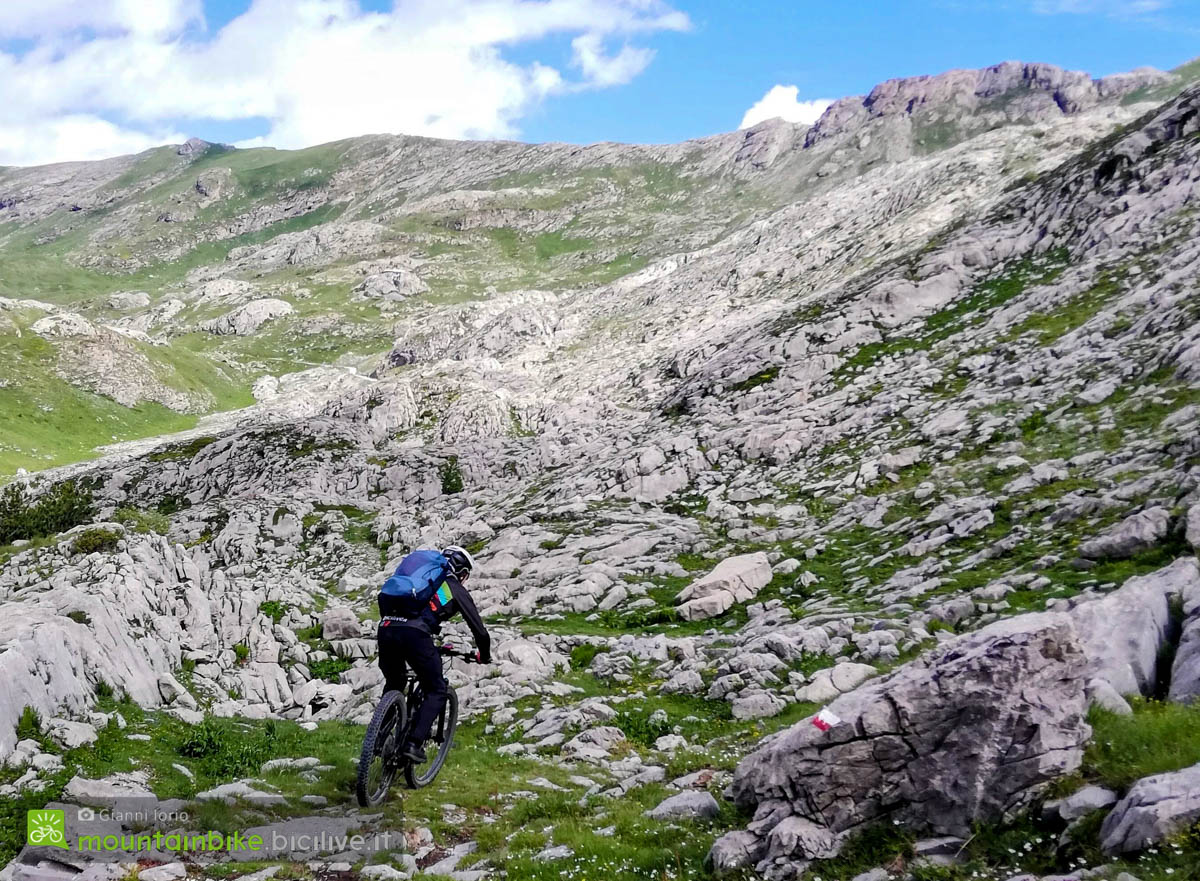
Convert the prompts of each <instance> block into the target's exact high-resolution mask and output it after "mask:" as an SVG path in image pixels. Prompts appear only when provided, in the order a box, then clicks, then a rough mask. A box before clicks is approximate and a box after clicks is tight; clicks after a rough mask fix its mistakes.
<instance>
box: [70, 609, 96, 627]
mask: <svg viewBox="0 0 1200 881" xmlns="http://www.w3.org/2000/svg"><path fill="white" fill-rule="evenodd" d="M67 617H68V618H70V619H71V620H72V621H74V622H75V623H76V624H91V623H92V619H91V616H90V615H88V613H87V612H84V611H82V610H81V609H76V610H75V611H73V612H67Z"/></svg>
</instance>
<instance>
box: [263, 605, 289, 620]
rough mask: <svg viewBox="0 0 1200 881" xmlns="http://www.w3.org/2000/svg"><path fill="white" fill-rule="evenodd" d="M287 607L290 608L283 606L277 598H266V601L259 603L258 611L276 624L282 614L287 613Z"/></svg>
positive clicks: (281, 618)
mask: <svg viewBox="0 0 1200 881" xmlns="http://www.w3.org/2000/svg"><path fill="white" fill-rule="evenodd" d="M288 608H290V607H289V606H285V605H284V604H283V603H281V602H279V601H278V600H268V601H267V602H265V603H262V604H261V605H259V607H258V611H260V612H261V613H262V614H264V615H266V616H267V617H268V618H270V619H271V620H272V621H274V622H275V623H276V624H278V623H279V622H280V621H282V620H283V616H284V615H286V614H287V613H288Z"/></svg>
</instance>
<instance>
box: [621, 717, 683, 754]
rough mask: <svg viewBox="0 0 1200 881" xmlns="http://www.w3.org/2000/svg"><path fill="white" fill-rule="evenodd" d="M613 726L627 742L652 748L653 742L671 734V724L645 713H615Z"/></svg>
mask: <svg viewBox="0 0 1200 881" xmlns="http://www.w3.org/2000/svg"><path fill="white" fill-rule="evenodd" d="M613 724H614V725H616V726H617V727H618V728H620V729H621V730H622V731H623V732H624V733H625V737H626V739H627V740H632V741H633V742H634V743H640V744H641V745H642V746H654V741H656V740H658V739H659V738H660V737H662V736H663V735H664V734H670V733H671V723H670V722H669V721H667V720H658V719H654V720H651V718H650V717H649V716H648V715H646V714H645V713H631V712H626V711H622V712H620V713H617V715H616V717H615V718H614V719H613Z"/></svg>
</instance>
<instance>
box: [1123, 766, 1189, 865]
mask: <svg viewBox="0 0 1200 881" xmlns="http://www.w3.org/2000/svg"><path fill="white" fill-rule="evenodd" d="M1198 818H1200V765H1193V766H1192V767H1190V768H1184V769H1183V770H1181V771H1171V772H1168V773H1166V774H1155V775H1154V776H1152V777H1143V778H1142V779H1141V780H1139V781H1137V783H1135V784H1133V786H1131V787H1130V788H1129V792H1128V793H1127V794H1126V795H1125V797H1124V798H1123V799H1121V800H1120V801H1119V802H1117V805H1116V807H1114V808H1113V809H1112V813H1110V814H1109V815H1108V816H1107V817H1105V819H1104V825H1103V826H1101V827H1100V844H1101V847H1103V848H1104V851H1105V853H1109V854H1122V853H1129V852H1131V851H1138V850H1143V849H1144V848H1146V847H1149V846H1150V845H1153V844H1157V843H1158V842H1160V841H1162V840H1163V839H1164V838H1168V837H1169V836H1171V835H1173V834H1175V833H1176V832H1178V831H1180V830H1181V829H1184V828H1186V827H1187V826H1189V825H1190V824H1192V823H1193V822H1195V821H1196V820H1197V819H1198Z"/></svg>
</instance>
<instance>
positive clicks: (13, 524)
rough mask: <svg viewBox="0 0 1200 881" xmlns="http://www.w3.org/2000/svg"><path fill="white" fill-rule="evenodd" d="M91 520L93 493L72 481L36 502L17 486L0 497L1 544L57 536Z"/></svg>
mask: <svg viewBox="0 0 1200 881" xmlns="http://www.w3.org/2000/svg"><path fill="white" fill-rule="evenodd" d="M91 519H92V494H91V491H90V490H87V489H83V488H80V486H79V485H78V484H77V483H75V481H73V480H68V481H65V482H63V483H59V484H56V485H55V486H53V487H51V488H50V489H49V490H47V491H46V492H44V493H43V494H42V495H41V496H39V497H37V498H36V499H35V498H33V497H31V496H30V495H29V492H28V490H26V488H25V487H24V486H23V485H21V484H19V483H10V484H9V485H8V486H6V487H5V488H4V492H3V494H0V545H6V544H12V543H13V542H14V541H22V540H28V539H34V538H41V537H42V536H47V535H57V534H58V533H60V532H66V531H67V530H68V529H73V528H74V527H76V526H79V525H80V524H82V523H87V522H88V521H89V520H91Z"/></svg>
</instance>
